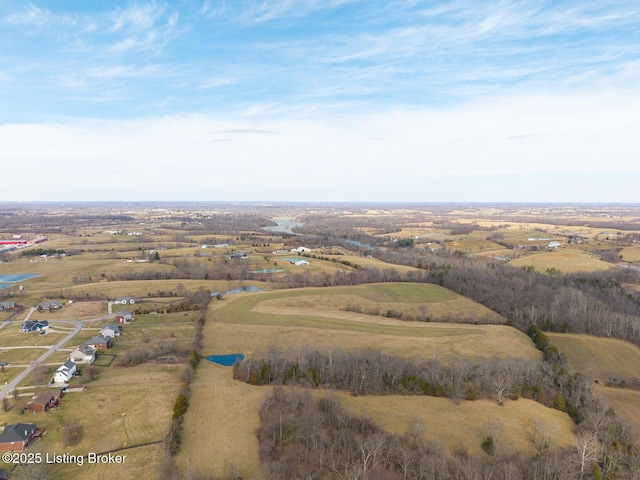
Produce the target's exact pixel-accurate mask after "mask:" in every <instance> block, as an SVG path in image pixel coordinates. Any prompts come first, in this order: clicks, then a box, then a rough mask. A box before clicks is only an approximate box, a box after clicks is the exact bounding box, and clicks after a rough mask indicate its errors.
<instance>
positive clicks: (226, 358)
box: [204, 353, 244, 367]
mask: <svg viewBox="0 0 640 480" xmlns="http://www.w3.org/2000/svg"><path fill="white" fill-rule="evenodd" d="M204 358H205V359H207V360H209V361H210V362H213V363H217V364H218V365H222V366H225V367H232V366H233V364H234V363H236V362H241V361H242V360H244V355H243V354H242V353H232V354H230V355H208V356H206V357H204Z"/></svg>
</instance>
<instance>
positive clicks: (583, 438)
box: [575, 431, 602, 478]
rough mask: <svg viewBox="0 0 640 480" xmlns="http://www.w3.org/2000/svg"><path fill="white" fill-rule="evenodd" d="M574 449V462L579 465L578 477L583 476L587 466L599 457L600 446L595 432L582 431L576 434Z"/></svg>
mask: <svg viewBox="0 0 640 480" xmlns="http://www.w3.org/2000/svg"><path fill="white" fill-rule="evenodd" d="M575 449H576V452H577V454H578V458H577V460H576V462H577V463H578V464H579V465H580V478H584V475H585V473H586V471H587V468H589V467H590V466H591V465H593V464H594V463H596V462H597V461H598V459H599V458H600V455H601V453H602V446H601V445H600V442H599V441H598V437H597V435H596V434H595V433H593V432H587V431H582V432H580V433H579V434H578V438H577V440H576V444H575Z"/></svg>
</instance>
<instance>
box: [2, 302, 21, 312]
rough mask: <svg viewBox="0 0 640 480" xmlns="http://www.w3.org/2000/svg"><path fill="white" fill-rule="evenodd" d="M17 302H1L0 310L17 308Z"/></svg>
mask: <svg viewBox="0 0 640 480" xmlns="http://www.w3.org/2000/svg"><path fill="white" fill-rule="evenodd" d="M17 309H18V306H17V305H16V302H0V312H2V311H6V310H17Z"/></svg>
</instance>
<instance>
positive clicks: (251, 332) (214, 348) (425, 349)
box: [203, 323, 542, 360]
mask: <svg viewBox="0 0 640 480" xmlns="http://www.w3.org/2000/svg"><path fill="white" fill-rule="evenodd" d="M365 326H366V324H365ZM378 327H379V330H377V331H376V330H368V331H361V332H358V331H353V330H349V329H346V330H339V329H331V328H305V327H304V326H302V325H298V326H295V325H293V326H281V325H235V324H224V323H216V324H213V325H212V326H211V328H210V330H207V332H208V333H206V334H205V338H204V341H203V352H204V353H205V354H206V355H213V354H232V353H243V354H245V355H252V354H258V355H262V354H264V353H266V352H267V350H268V349H269V348H270V347H277V348H279V349H280V350H281V351H282V352H283V353H284V354H285V355H286V354H287V353H288V352H289V351H291V352H294V353H295V352H297V351H299V350H300V349H302V348H305V347H308V348H313V349H319V350H322V351H325V352H326V351H329V350H331V349H334V350H335V349H342V350H345V351H353V350H363V349H369V348H376V349H380V350H382V351H384V352H386V353H388V354H391V355H401V356H405V357H411V356H420V357H423V358H425V359H427V358H433V357H438V358H441V359H445V360H446V359H447V358H449V357H455V358H466V359H469V360H482V359H487V358H493V357H497V358H507V357H522V358H525V359H527V360H539V359H540V358H541V355H542V354H541V353H540V352H539V351H538V350H536V349H535V348H534V346H533V343H531V341H530V340H529V338H528V337H527V336H526V335H524V334H523V333H522V332H519V331H518V330H516V329H515V328H512V327H506V326H502V325H486V326H484V325H480V326H468V327H467V326H464V327H461V326H458V325H450V324H435V323H434V324H423V326H421V327H420V328H414V329H411V328H408V329H405V330H403V335H398V334H395V332H393V331H392V332H391V334H389V333H388V331H387V330H386V329H385V326H384V325H380V326H378Z"/></svg>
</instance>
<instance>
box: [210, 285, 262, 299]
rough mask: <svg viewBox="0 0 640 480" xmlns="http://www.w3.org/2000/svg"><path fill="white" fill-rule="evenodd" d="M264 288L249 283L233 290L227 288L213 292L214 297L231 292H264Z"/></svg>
mask: <svg viewBox="0 0 640 480" xmlns="http://www.w3.org/2000/svg"><path fill="white" fill-rule="evenodd" d="M263 290H264V289H262V288H260V287H254V286H253V285H247V286H246V287H240V288H234V289H232V290H226V291H224V292H213V293H211V296H212V297H215V296H216V295H218V294H222V295H229V294H231V293H242V292H262V291H263Z"/></svg>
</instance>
